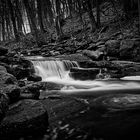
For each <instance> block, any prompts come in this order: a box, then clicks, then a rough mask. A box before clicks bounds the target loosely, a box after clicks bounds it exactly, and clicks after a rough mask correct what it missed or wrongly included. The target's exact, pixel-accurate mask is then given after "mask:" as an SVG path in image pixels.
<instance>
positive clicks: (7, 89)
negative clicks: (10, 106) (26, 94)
mask: <svg viewBox="0 0 140 140" xmlns="http://www.w3.org/2000/svg"><path fill="white" fill-rule="evenodd" d="M0 93H4V94H6V95H7V96H8V97H9V100H10V103H13V102H15V101H17V100H18V99H19V96H20V87H18V86H17V85H12V84H11V85H2V86H0Z"/></svg>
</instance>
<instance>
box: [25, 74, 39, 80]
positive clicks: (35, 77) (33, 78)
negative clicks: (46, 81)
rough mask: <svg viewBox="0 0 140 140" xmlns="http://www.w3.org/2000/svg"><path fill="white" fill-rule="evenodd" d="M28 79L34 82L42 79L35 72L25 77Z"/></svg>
mask: <svg viewBox="0 0 140 140" xmlns="http://www.w3.org/2000/svg"><path fill="white" fill-rule="evenodd" d="M27 80H28V81H34V82H38V81H42V78H41V77H40V76H37V75H35V74H32V75H30V76H28V77H27Z"/></svg>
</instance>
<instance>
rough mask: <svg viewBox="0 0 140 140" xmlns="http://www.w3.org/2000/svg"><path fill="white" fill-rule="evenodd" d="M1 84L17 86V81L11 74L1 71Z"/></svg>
mask: <svg viewBox="0 0 140 140" xmlns="http://www.w3.org/2000/svg"><path fill="white" fill-rule="evenodd" d="M0 84H17V79H16V78H15V77H14V76H13V75H11V74H9V73H6V72H3V71H0Z"/></svg>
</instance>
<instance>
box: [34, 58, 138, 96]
mask: <svg viewBox="0 0 140 140" xmlns="http://www.w3.org/2000/svg"><path fill="white" fill-rule="evenodd" d="M33 65H34V67H35V71H36V74H37V75H39V76H41V77H42V79H43V81H49V82H53V83H58V84H63V85H64V87H63V88H62V89H61V93H65V94H66V93H67V94H69V93H70V94H72V93H74V94H75V93H80V94H82V93H83V94H85V93H86V94H87V93H90V92H92V93H95V94H96V92H97V91H98V93H99V92H104V93H107V92H109V91H111V92H112V93H119V92H121V93H122V92H123V93H124V92H125V93H132V92H135V93H140V76H130V77H124V78H122V79H120V80H109V79H108V80H107V79H106V80H92V81H89V80H88V81H80V80H74V79H72V78H70V77H69V70H70V68H72V67H79V66H78V64H77V63H76V62H71V61H52V60H51V61H33Z"/></svg>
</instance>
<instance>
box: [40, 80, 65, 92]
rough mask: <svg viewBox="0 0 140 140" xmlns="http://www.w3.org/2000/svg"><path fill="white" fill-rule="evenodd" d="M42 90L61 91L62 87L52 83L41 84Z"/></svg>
mask: <svg viewBox="0 0 140 140" xmlns="http://www.w3.org/2000/svg"><path fill="white" fill-rule="evenodd" d="M41 84H42V89H43V90H61V88H62V87H63V85H61V84H59V83H58V84H57V83H53V82H41Z"/></svg>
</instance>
